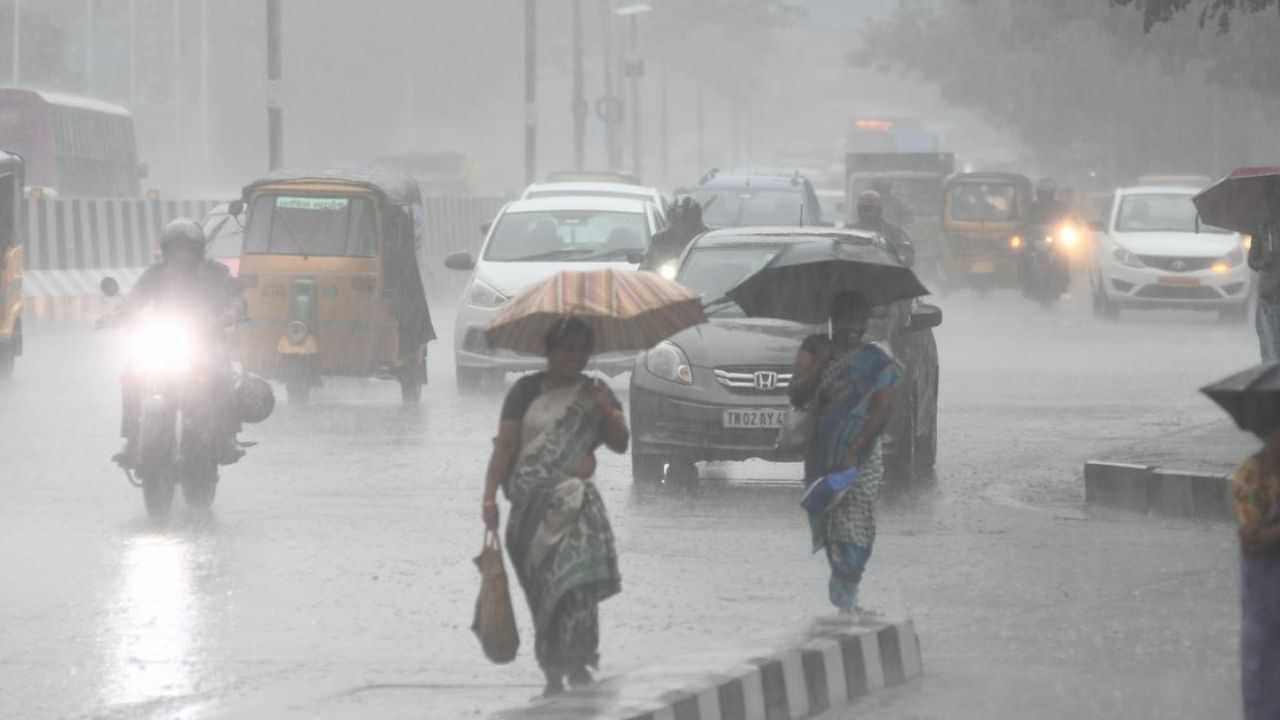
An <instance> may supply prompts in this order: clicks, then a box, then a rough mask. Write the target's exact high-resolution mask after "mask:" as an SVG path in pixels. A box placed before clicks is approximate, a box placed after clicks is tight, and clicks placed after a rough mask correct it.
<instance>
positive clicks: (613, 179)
mask: <svg viewBox="0 0 1280 720" xmlns="http://www.w3.org/2000/svg"><path fill="white" fill-rule="evenodd" d="M545 182H549V183H553V182H606V183H621V184H623V185H643V184H644V183H642V182H640V176H639V175H636V174H635V173H629V172H622V171H620V170H553V171H552V172H549V173H547V179H546V181H545Z"/></svg>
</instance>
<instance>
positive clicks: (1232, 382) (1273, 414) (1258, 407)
mask: <svg viewBox="0 0 1280 720" xmlns="http://www.w3.org/2000/svg"><path fill="white" fill-rule="evenodd" d="M1200 392H1202V393H1204V394H1205V395H1208V396H1209V397H1210V398H1212V399H1213V401H1214V402H1216V403H1218V405H1220V406H1221V407H1222V409H1223V410H1226V411H1227V414H1228V415H1230V416H1231V419H1232V420H1235V421H1236V425H1238V426H1239V427H1240V429H1241V430H1247V431H1249V432H1251V433H1253V434H1254V435H1257V436H1258V437H1260V438H1266V437H1267V436H1269V435H1270V434H1271V433H1273V432H1275V431H1276V430H1277V429H1280V363H1263V364H1261V365H1255V366H1254V367H1251V368H1249V369H1248V370H1244V371H1242V372H1238V373H1236V374H1235V375H1232V376H1231V377H1228V378H1224V379H1222V380H1219V381H1218V382H1216V383H1213V384H1211V385H1206V386H1204V387H1203V388H1200Z"/></svg>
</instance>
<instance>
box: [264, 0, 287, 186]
mask: <svg viewBox="0 0 1280 720" xmlns="http://www.w3.org/2000/svg"><path fill="white" fill-rule="evenodd" d="M282 64H283V63H282V62H281V58H280V0H267V168H268V169H269V170H279V169H280V168H281V167H282V166H283V165H284V112H283V111H282V110H281V109H280V74H281V69H282V68H281V66H282Z"/></svg>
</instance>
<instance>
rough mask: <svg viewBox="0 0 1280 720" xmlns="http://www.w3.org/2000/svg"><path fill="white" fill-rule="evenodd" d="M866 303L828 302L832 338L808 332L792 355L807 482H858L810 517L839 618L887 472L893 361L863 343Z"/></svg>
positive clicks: (861, 565) (855, 581)
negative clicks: (839, 478) (847, 476)
mask: <svg viewBox="0 0 1280 720" xmlns="http://www.w3.org/2000/svg"><path fill="white" fill-rule="evenodd" d="M870 311H871V306H870V305H868V304H867V302H866V300H865V298H863V296H862V295H861V294H859V293H857V292H855V291H849V292H845V293H842V294H840V295H838V296H836V298H835V300H834V301H833V302H832V304H831V336H830V337H829V338H828V337H826V336H822V335H815V336H811V337H810V338H808V339H806V340H805V342H804V343H803V344H802V345H801V348H800V351H799V353H797V355H796V361H795V368H794V372H793V378H794V379H793V381H792V385H791V400H792V403H793V404H794V405H795V406H796V407H801V408H808V410H809V412H810V413H811V414H812V415H813V417H814V419H815V424H814V433H813V436H812V437H811V438H810V441H809V447H808V449H807V450H806V452H805V481H806V483H810V484H811V483H813V482H817V481H818V480H819V479H820V478H822V477H823V476H825V475H828V474H831V473H837V472H841V471H844V470H847V469H850V468H854V469H856V470H857V471H858V475H857V479H856V483H855V484H854V485H853V486H852V487H851V488H849V489H848V490H847V491H845V492H844V493H843V494H842V495H840V496H839V497H838V498H836V499H835V500H834V501H833V502H832V503H831V504H830V505H829V506H828V507H827V508H826V509H825V510H824V511H822V512H820V513H811V514H810V515H809V523H810V529H811V532H812V536H813V549H814V551H815V552H816V551H817V550H818V549H820V548H821V549H825V550H826V554H827V562H828V564H829V566H830V568H831V578H830V581H829V582H828V596H829V598H830V600H831V604H832V605H834V606H835V607H836V608H837V610H838V611H839V613H840V614H841V615H847V616H855V617H856V615H857V614H858V612H859V608H858V586H859V584H860V583H861V581H862V574H863V571H864V570H865V569H866V565H867V561H868V560H870V559H871V550H872V547H873V546H874V544H875V537H876V518H875V504H876V498H877V496H878V495H879V491H880V482H881V478H882V476H883V474H884V469H883V464H882V462H881V457H880V435H881V433H883V431H884V428H885V426H886V425H887V424H888V422H889V416H890V414H891V413H892V411H893V389H894V386H895V385H896V384H897V383H898V379H899V378H900V377H901V375H902V370H901V367H900V366H899V364H898V362H897V361H896V360H895V359H894V358H893V356H892V355H890V354H889V352H888V351H887V350H885V349H884V348H882V347H881V346H879V345H877V344H876V343H870V342H864V341H863V335H864V334H865V332H866V329H867V320H868V318H869V316H870Z"/></svg>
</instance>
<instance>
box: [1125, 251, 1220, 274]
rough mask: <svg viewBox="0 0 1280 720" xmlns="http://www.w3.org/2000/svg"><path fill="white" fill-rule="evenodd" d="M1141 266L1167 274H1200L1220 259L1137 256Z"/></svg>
mask: <svg viewBox="0 0 1280 720" xmlns="http://www.w3.org/2000/svg"><path fill="white" fill-rule="evenodd" d="M1138 259H1139V260H1141V261H1142V264H1143V265H1146V266H1147V267H1149V268H1155V269H1156V270H1165V271H1167V272H1200V271H1201V270H1208V269H1209V268H1211V267H1213V264H1214V263H1215V262H1217V261H1218V260H1220V259H1221V258H1215V257H1168V256H1165V255H1139V256H1138Z"/></svg>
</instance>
